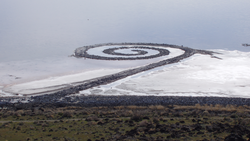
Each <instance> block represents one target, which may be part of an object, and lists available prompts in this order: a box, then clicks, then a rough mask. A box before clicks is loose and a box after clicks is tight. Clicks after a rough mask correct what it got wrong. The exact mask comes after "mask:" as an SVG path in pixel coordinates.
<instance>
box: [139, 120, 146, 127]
mask: <svg viewBox="0 0 250 141" xmlns="http://www.w3.org/2000/svg"><path fill="white" fill-rule="evenodd" d="M147 125H148V121H147V120H143V121H141V122H140V123H139V124H138V126H139V127H146V126H147Z"/></svg>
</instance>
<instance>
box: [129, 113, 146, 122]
mask: <svg viewBox="0 0 250 141" xmlns="http://www.w3.org/2000/svg"><path fill="white" fill-rule="evenodd" d="M142 118H143V117H142V115H140V114H138V113H136V114H134V115H133V116H132V117H131V118H130V119H131V120H134V121H140V120H142Z"/></svg>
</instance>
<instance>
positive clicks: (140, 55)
mask: <svg viewBox="0 0 250 141" xmlns="http://www.w3.org/2000/svg"><path fill="white" fill-rule="evenodd" d="M92 48H94V47H92ZM92 48H84V47H83V48H81V49H82V50H84V53H83V54H82V55H81V57H85V58H90V59H98V60H141V59H151V58H156V57H161V56H165V55H168V54H169V51H168V50H167V49H162V48H155V47H147V46H132V47H125V46H121V47H114V48H112V46H110V48H108V49H104V50H103V53H105V54H108V55H111V56H110V57H106V56H100V55H93V54H89V53H88V50H90V49H92ZM123 49H131V51H132V52H133V53H119V52H117V51H119V50H123ZM144 49H149V50H154V51H157V52H158V53H156V54H153V55H148V56H147V54H148V52H147V51H145V50H144ZM134 52H135V53H134ZM76 54H77V53H76ZM78 55H79V54H78ZM120 56H122V57H120ZM123 56H130V57H123Z"/></svg>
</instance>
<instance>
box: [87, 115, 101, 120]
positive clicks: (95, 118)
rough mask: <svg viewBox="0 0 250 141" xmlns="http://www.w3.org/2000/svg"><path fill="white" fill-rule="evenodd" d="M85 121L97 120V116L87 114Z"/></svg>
mask: <svg viewBox="0 0 250 141" xmlns="http://www.w3.org/2000/svg"><path fill="white" fill-rule="evenodd" d="M86 121H99V118H98V117H97V116H96V115H93V116H88V117H87V118H86Z"/></svg>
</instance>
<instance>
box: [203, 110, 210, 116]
mask: <svg viewBox="0 0 250 141" xmlns="http://www.w3.org/2000/svg"><path fill="white" fill-rule="evenodd" d="M202 115H203V116H208V117H209V116H211V115H210V113H209V112H208V111H204V112H203V113H202Z"/></svg>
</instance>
